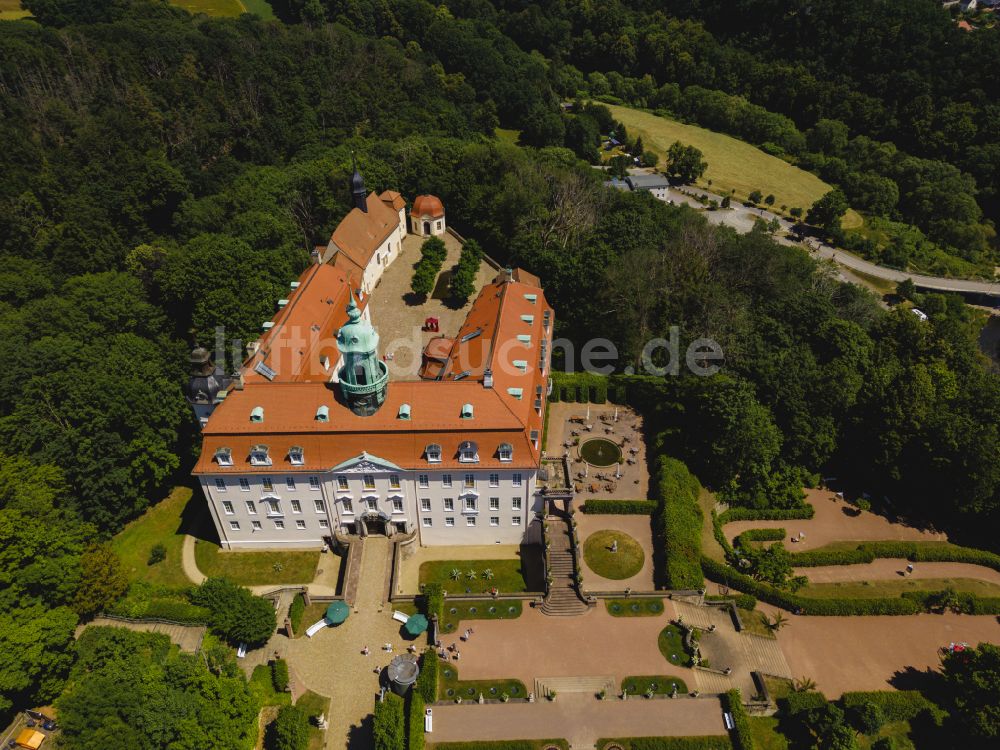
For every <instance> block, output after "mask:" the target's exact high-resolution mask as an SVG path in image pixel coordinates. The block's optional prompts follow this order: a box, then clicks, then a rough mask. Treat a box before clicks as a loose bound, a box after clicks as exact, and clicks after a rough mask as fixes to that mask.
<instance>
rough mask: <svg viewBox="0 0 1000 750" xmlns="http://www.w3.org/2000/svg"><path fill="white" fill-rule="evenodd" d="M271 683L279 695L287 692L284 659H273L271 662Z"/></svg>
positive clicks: (286, 673)
mask: <svg viewBox="0 0 1000 750" xmlns="http://www.w3.org/2000/svg"><path fill="white" fill-rule="evenodd" d="M271 682H272V683H274V689H275V690H276V691H277V692H279V693H284V692H285V691H287V690H288V662H287V661H285V660H284V659H275V660H274V661H273V662H271Z"/></svg>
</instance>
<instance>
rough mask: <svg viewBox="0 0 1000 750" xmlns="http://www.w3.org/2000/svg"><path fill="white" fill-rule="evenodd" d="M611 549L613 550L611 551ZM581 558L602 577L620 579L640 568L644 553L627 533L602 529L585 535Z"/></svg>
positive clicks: (636, 571)
mask: <svg viewBox="0 0 1000 750" xmlns="http://www.w3.org/2000/svg"><path fill="white" fill-rule="evenodd" d="M616 542H617V547H616V546H615V543H616ZM612 549H614V550H615V551H614V552H612V551H611V550H612ZM583 559H584V560H585V561H586V563H587V567H588V568H590V569H591V570H592V571H593V572H594V573H596V574H597V575H599V576H601V577H602V578H609V579H611V580H613V581H621V580H623V579H625V578H631V577H632V576H634V575H636V574H637V573H638V572H639V571H640V570H642V564H643V562H645V560H646V553H645V552H643V551H642V545H640V544H639V542H637V541H636V540H635V539H633V538H632V537H630V536H629V535H628V534H626V533H624V532H622V531H615V530H613V529H604V530H603V531H595V532H594V533H593V534H591V535H590V536H588V537H587V540H586V541H585V542H584V543H583Z"/></svg>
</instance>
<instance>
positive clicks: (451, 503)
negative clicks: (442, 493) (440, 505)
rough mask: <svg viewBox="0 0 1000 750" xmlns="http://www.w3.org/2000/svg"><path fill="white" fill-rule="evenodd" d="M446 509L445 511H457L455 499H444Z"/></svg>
mask: <svg viewBox="0 0 1000 750" xmlns="http://www.w3.org/2000/svg"><path fill="white" fill-rule="evenodd" d="M444 509H445V510H455V498H453V497H446V498H445V499H444Z"/></svg>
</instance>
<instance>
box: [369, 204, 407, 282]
mask: <svg viewBox="0 0 1000 750" xmlns="http://www.w3.org/2000/svg"><path fill="white" fill-rule="evenodd" d="M404 237H406V216H405V213H404V209H400V210H399V224H398V225H397V226H396V228H395V229H393V230H392V232H390V233H389V236H388V237H386V238H385V240H384V241H383V242H382V244H381V245H379V246H378V249H376V250H375V253H374V254H373V255H372V257H371V260H370V261H368V267H367V268H365V271H364V274H363V275H362V277H361V289H362V291H364V293H365V294H371V291H372V289H374V288H375V287H376V285H377V284H378V282H379V279H381V278H382V274H383V273H384V272H385V269H387V268H388V267H389V264H390V263H392V262H393V261H394V260H396V258H398V257H399V253H400V250H402V248H403V238H404Z"/></svg>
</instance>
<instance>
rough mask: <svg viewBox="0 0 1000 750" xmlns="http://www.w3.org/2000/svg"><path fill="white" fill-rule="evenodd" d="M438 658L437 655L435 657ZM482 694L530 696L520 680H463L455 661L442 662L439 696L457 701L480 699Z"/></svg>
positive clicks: (495, 697) (503, 697) (491, 697)
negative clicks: (460, 677)
mask: <svg viewBox="0 0 1000 750" xmlns="http://www.w3.org/2000/svg"><path fill="white" fill-rule="evenodd" d="M435 658H436V657H435ZM480 695H482V696H483V698H484V699H485V700H500V701H503V700H510V699H512V698H519V699H524V698H527V697H528V690H527V689H526V688H525V687H524V683H523V682H521V681H519V680H505V679H499V680H461V679H459V676H458V667H457V666H455V664H453V663H448V664H442V665H441V668H440V680H439V683H438V698H439V699H440V700H453V701H456V702H464V701H471V702H475V701H477V700H479V696H480Z"/></svg>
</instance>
